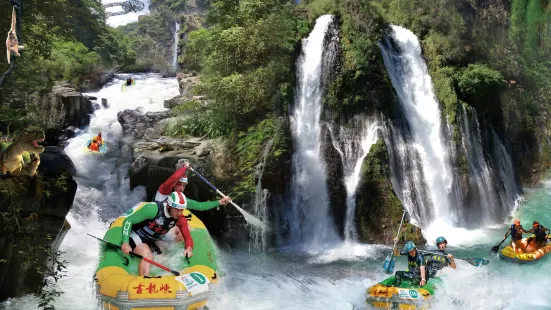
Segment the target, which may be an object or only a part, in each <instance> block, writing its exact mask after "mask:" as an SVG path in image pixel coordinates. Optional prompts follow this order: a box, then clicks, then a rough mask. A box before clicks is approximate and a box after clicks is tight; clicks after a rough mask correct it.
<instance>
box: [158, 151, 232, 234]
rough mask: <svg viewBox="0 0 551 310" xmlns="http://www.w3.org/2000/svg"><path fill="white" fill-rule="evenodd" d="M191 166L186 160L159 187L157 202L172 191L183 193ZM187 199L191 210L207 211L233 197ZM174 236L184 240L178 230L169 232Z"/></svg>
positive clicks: (164, 199)
mask: <svg viewBox="0 0 551 310" xmlns="http://www.w3.org/2000/svg"><path fill="white" fill-rule="evenodd" d="M190 166H191V164H190V163H189V161H187V160H184V162H183V164H182V166H181V167H180V168H178V169H177V170H176V171H175V172H174V173H173V174H172V175H171V176H170V177H169V178H168V179H167V180H166V181H165V182H164V183H163V184H161V186H159V189H158V190H157V193H156V194H155V201H156V202H164V201H166V199H167V198H168V195H169V194H170V193H172V192H177V193H183V192H184V189H185V188H186V185H187V184H188V178H187V176H186V171H187V169H188V168H189V167H190ZM186 199H187V203H188V205H187V208H188V209H189V210H196V211H207V210H211V209H214V208H218V207H219V206H224V205H227V204H228V203H229V202H230V200H231V198H230V197H224V198H222V199H220V200H213V201H204V202H198V201H195V200H193V199H189V198H186ZM171 235H172V236H174V238H176V240H177V241H181V240H182V236H181V235H180V234H178V231H177V230H175V229H174V230H172V231H170V233H169V234H168V236H171Z"/></svg>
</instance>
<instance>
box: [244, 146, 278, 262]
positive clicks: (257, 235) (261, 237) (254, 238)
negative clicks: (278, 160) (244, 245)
mask: <svg viewBox="0 0 551 310" xmlns="http://www.w3.org/2000/svg"><path fill="white" fill-rule="evenodd" d="M273 144H274V139H273V138H272V139H270V140H269V141H268V143H266V146H264V151H263V153H262V163H260V164H259V165H258V166H257V167H256V178H257V179H258V182H257V183H256V191H255V195H254V210H253V214H254V216H256V217H257V218H259V219H260V220H262V221H266V218H267V217H268V208H267V205H266V202H267V200H268V195H269V192H268V190H267V189H263V188H262V176H263V174H264V169H265V168H266V159H267V158H268V154H269V153H270V151H271V149H272V145H273ZM250 236H251V240H250V242H249V251H253V252H263V251H264V250H266V246H267V245H268V240H267V233H266V230H264V229H261V228H258V227H256V226H251V235H250Z"/></svg>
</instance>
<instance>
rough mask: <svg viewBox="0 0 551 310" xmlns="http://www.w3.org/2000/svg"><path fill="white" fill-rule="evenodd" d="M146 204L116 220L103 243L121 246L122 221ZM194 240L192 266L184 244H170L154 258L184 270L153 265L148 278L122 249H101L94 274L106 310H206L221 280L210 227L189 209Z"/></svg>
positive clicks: (170, 266)
mask: <svg viewBox="0 0 551 310" xmlns="http://www.w3.org/2000/svg"><path fill="white" fill-rule="evenodd" d="M145 204H146V203H145V202H144V203H141V204H139V205H136V206H135V207H134V208H132V210H131V211H129V212H127V213H126V214H125V215H123V216H120V217H119V218H117V219H116V220H115V221H114V222H113V223H112V224H111V226H110V227H109V229H108V230H107V232H106V233H105V236H104V238H103V239H104V240H105V241H109V242H112V243H114V244H117V245H121V243H122V223H123V221H124V219H125V218H126V216H128V215H131V214H134V213H135V212H136V211H138V210H140V209H141V208H142V207H143V206H144V205H145ZM183 212H184V215H185V216H186V218H187V220H188V224H189V230H190V232H191V236H192V238H193V241H194V247H193V256H192V257H190V258H189V264H188V262H187V261H186V260H185V259H184V257H183V252H184V245H183V244H182V243H181V242H178V243H170V246H171V247H170V248H169V249H167V250H165V251H164V252H163V254H162V255H159V256H157V255H156V256H155V258H154V260H155V261H156V262H159V263H161V264H164V265H165V266H168V267H169V268H171V269H174V270H177V271H179V272H180V276H174V275H172V274H171V273H168V272H166V271H164V270H162V269H159V268H157V267H155V266H151V269H150V275H149V277H143V276H139V275H138V265H139V263H140V259H138V258H136V257H134V256H128V255H124V254H122V252H121V251H120V250H119V249H114V248H112V247H109V246H104V245H101V247H102V248H101V252H100V259H99V266H98V268H97V270H96V274H95V282H96V292H97V294H98V296H99V298H100V299H101V301H102V303H103V307H104V309H107V310H194V309H202V308H203V307H204V306H205V305H206V303H207V301H208V299H209V297H210V294H211V291H212V284H214V283H217V282H218V277H217V274H216V272H217V258H216V250H215V247H214V243H213V241H212V239H211V237H210V235H209V233H208V231H207V229H206V227H205V225H204V224H203V223H202V222H201V220H199V219H198V218H197V217H196V216H195V215H193V213H191V212H190V211H189V210H184V211H183Z"/></svg>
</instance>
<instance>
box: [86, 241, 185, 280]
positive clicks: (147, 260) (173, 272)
mask: <svg viewBox="0 0 551 310" xmlns="http://www.w3.org/2000/svg"><path fill="white" fill-rule="evenodd" d="M87 235H88V236H90V237H93V238H96V239H98V240H99V241H102V242H104V243H106V244H108V245H110V246H112V247H114V248H117V249H119V250H120V249H121V247H120V246H119V245H116V244H114V243H111V242H108V241H105V240H103V239H100V238H98V237H96V236H92V235H90V234H87ZM130 255H134V256H136V257H137V258H140V259H143V260H145V261H146V262H148V263H150V264H151V265H155V266H157V267H159V268H161V269H163V270H166V271H168V272H171V273H172V274H173V275H175V276H179V275H180V273H179V272H178V271H176V270H172V269H170V268H168V267H165V266H163V265H161V264H159V263H157V262H155V261H153V260H150V259H149V258H146V257H143V256H141V255H140V254H136V253H134V252H130ZM186 259H188V258H187V256H186ZM188 264H189V260H188Z"/></svg>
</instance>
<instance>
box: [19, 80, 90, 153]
mask: <svg viewBox="0 0 551 310" xmlns="http://www.w3.org/2000/svg"><path fill="white" fill-rule="evenodd" d="M26 109H27V111H28V112H29V115H30V116H31V117H33V118H35V119H36V120H39V121H40V122H41V123H42V124H43V126H44V128H46V142H45V144H46V145H58V146H59V145H62V144H63V143H64V141H65V140H66V139H67V137H68V136H71V134H73V133H74V131H75V130H76V128H79V127H83V126H87V125H88V124H89V123H90V114H92V113H93V112H94V107H93V105H92V102H91V101H90V100H89V99H88V98H86V97H85V96H83V95H82V94H81V93H79V92H77V91H76V90H75V89H74V88H73V87H72V86H71V85H70V84H68V83H66V82H57V83H56V84H55V85H54V87H53V88H52V91H51V92H50V93H47V94H39V93H36V94H33V95H32V96H31V99H30V100H29V101H27V104H26ZM68 127H71V128H70V129H67V128H68Z"/></svg>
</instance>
